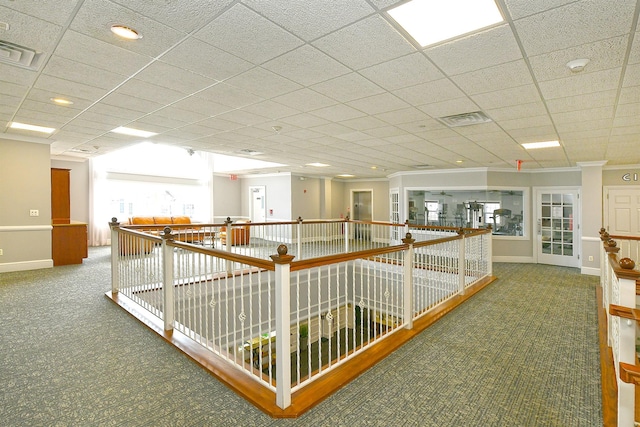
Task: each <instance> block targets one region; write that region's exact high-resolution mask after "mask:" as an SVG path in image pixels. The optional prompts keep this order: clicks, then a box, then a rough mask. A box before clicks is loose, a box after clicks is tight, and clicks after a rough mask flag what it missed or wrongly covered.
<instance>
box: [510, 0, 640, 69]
mask: <svg viewBox="0 0 640 427" xmlns="http://www.w3.org/2000/svg"><path fill="white" fill-rule="evenodd" d="M635 5H636V1H635V0H619V1H615V2H611V1H609V0H589V1H578V2H574V3H570V4H567V5H564V6H561V7H558V8H555V9H552V10H548V11H545V12H542V13H539V14H536V15H532V16H529V17H526V18H522V19H518V20H516V21H514V25H515V30H516V32H517V33H518V35H519V36H520V38H521V40H522V44H523V46H524V49H525V52H526V53H527V55H529V56H535V55H539V54H541V53H547V52H553V51H554V50H560V49H566V48H568V47H572V46H580V45H583V44H586V43H592V42H594V41H597V40H602V39H606V38H611V37H616V36H620V35H623V34H626V33H628V31H629V27H630V25H631V20H632V17H633V15H634V9H635ZM541 34H544V37H541V36H540V35H541Z"/></svg>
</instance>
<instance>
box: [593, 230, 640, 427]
mask: <svg viewBox="0 0 640 427" xmlns="http://www.w3.org/2000/svg"><path fill="white" fill-rule="evenodd" d="M602 237H603V238H602V240H603V245H602V249H601V253H600V260H601V271H602V273H601V276H600V284H601V286H602V302H603V306H604V307H603V308H604V310H605V313H606V320H607V343H608V345H609V347H611V352H612V355H613V362H614V363H613V364H614V368H615V374H616V383H617V389H618V390H617V391H618V396H617V400H618V408H617V414H618V416H617V417H618V426H633V425H634V419H635V384H633V383H629V382H625V381H623V380H622V379H621V363H622V364H629V365H636V360H637V355H636V336H637V322H636V320H635V319H633V317H632V316H627V317H623V315H621V314H622V312H623V310H624V311H627V310H630V309H635V308H636V281H637V279H638V278H640V272H638V271H636V270H633V269H625V268H622V267H621V265H624V260H623V259H624V258H627V259H628V258H629V256H628V255H629V254H630V252H628V251H624V252H623V251H621V250H620V247H619V245H618V244H619V242H620V240H613V239H610V238H609V236H608V235H606V234H605V235H603V236H602ZM625 246H626V248H627V249H628V248H629V247H632V246H633V245H622V247H625ZM622 253H624V256H622V255H621V254H622ZM621 260H623V261H622V263H621ZM625 309H626V310H625ZM632 319H633V320H632Z"/></svg>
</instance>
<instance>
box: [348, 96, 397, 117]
mask: <svg viewBox="0 0 640 427" xmlns="http://www.w3.org/2000/svg"><path fill="white" fill-rule="evenodd" d="M347 104H348V105H350V106H351V107H353V108H356V109H358V110H360V111H364V112H365V113H367V114H380V113H386V112H388V111H394V110H399V109H401V108H407V107H408V105H407V103H406V102H404V101H403V100H401V99H400V98H398V97H396V96H394V95H392V94H390V93H382V94H380V95H373V96H369V97H367V98H362V99H357V100H355V101H351V102H348V103H347Z"/></svg>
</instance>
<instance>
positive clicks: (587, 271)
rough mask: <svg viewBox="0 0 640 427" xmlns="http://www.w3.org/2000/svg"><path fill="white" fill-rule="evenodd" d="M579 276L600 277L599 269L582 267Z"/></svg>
mask: <svg viewBox="0 0 640 427" xmlns="http://www.w3.org/2000/svg"><path fill="white" fill-rule="evenodd" d="M580 274H586V275H589V276H600V269H599V268H594V267H582V268H580Z"/></svg>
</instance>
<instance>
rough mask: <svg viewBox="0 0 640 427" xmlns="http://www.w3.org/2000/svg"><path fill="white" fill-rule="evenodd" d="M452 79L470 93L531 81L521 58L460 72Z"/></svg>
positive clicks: (521, 84)
mask: <svg viewBox="0 0 640 427" xmlns="http://www.w3.org/2000/svg"><path fill="white" fill-rule="evenodd" d="M452 80H453V81H454V83H456V84H457V85H458V86H460V88H461V89H462V90H463V91H465V92H466V93H467V94H470V95H475V94H478V93H486V92H495V91H497V90H504V89H508V88H511V87H518V86H524V85H528V84H531V83H533V80H532V78H531V74H530V73H529V69H528V68H527V65H526V64H525V62H524V61H522V60H520V61H514V62H509V63H506V64H500V65H495V66H493V67H488V68H483V69H481V70H477V71H471V72H469V73H465V74H460V75H457V76H454V77H452Z"/></svg>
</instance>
